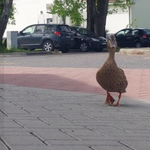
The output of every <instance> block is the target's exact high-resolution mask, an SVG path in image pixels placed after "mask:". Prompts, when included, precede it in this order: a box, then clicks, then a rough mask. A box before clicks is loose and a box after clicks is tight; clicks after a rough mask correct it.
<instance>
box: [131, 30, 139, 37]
mask: <svg viewBox="0 0 150 150" xmlns="http://www.w3.org/2000/svg"><path fill="white" fill-rule="evenodd" d="M132 32H133V35H135V36H139V35H140V33H139V30H133V31H132Z"/></svg>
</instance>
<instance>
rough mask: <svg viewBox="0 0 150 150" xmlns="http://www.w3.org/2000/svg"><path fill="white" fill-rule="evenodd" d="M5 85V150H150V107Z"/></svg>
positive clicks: (1, 133)
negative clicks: (110, 103)
mask: <svg viewBox="0 0 150 150" xmlns="http://www.w3.org/2000/svg"><path fill="white" fill-rule="evenodd" d="M104 100H105V96H102V95H98V94H87V93H80V92H68V91H61V90H49V89H40V88H29V87H22V86H13V85H6V84H5V85H2V84H1V85H0V150H150V104H149V103H148V102H146V101H145V102H144V101H141V102H140V101H137V100H133V99H129V98H125V97H123V98H122V100H121V105H120V107H112V106H107V105H104V104H103V102H104Z"/></svg>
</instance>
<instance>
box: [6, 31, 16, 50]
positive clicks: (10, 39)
mask: <svg viewBox="0 0 150 150" xmlns="http://www.w3.org/2000/svg"><path fill="white" fill-rule="evenodd" d="M17 34H18V31H7V49H11V48H17V47H18V41H17Z"/></svg>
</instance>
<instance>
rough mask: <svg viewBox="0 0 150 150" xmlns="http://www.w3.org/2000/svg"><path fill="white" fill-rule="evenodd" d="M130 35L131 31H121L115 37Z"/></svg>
mask: <svg viewBox="0 0 150 150" xmlns="http://www.w3.org/2000/svg"><path fill="white" fill-rule="evenodd" d="M131 34H132V32H131V30H122V31H120V32H118V33H117V36H129V35H131Z"/></svg>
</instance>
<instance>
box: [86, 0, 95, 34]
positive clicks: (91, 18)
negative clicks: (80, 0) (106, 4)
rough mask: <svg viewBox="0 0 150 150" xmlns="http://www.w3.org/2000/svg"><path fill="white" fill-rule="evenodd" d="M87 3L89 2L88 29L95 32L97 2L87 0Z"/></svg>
mask: <svg viewBox="0 0 150 150" xmlns="http://www.w3.org/2000/svg"><path fill="white" fill-rule="evenodd" d="M86 1H87V29H89V30H90V31H92V32H94V22H95V12H96V0H86Z"/></svg>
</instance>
